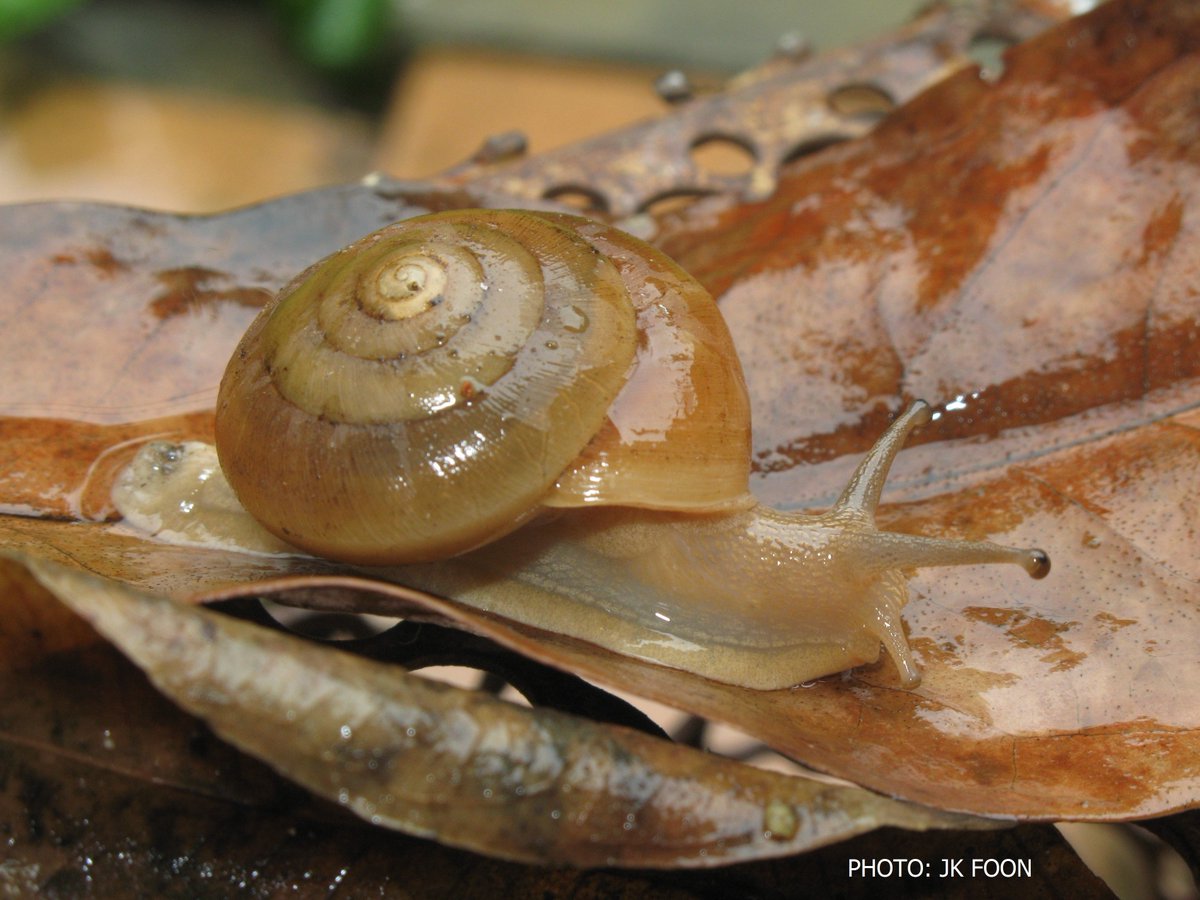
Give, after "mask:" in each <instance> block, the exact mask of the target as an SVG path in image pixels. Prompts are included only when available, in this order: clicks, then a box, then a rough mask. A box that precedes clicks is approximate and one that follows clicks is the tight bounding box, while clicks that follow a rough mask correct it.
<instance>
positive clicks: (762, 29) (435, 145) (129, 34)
mask: <svg viewBox="0 0 1200 900" xmlns="http://www.w3.org/2000/svg"><path fill="white" fill-rule="evenodd" d="M919 5H920V0H853V2H851V0H846V2H843V3H839V4H830V3H826V2H823V0H786V2H784V0H739V2H737V3H730V2H728V0H606V2H604V3H596V2H593V0H565V2H556V3H546V2H544V0H0V202H4V203H13V202H22V201H28V200H42V199H88V200H105V201H112V202H117V203H124V204H130V205H137V206H146V207H151V208H156V209H164V210H175V211H187V212H205V211H214V210H218V209H226V208H229V207H231V206H237V205H241V204H245V203H250V202H253V201H255V200H259V199H263V198H267V197H272V196H278V195H280V194H286V193H290V192H293V191H298V190H303V189H305V188H309V187H314V186H317V185H323V184H330V183H337V182H345V181H351V180H355V179H357V178H360V177H361V176H362V175H364V174H366V173H367V172H370V171H373V170H381V171H385V172H387V173H388V174H390V175H394V176H397V177H405V178H417V177H421V176H424V175H429V174H432V173H434V172H437V171H440V170H442V169H445V168H447V167H448V166H450V165H453V164H454V163H456V162H460V161H461V160H463V159H464V158H466V157H467V156H469V155H470V154H471V153H472V152H473V151H474V150H475V149H476V148H478V147H479V145H480V144H481V143H482V142H483V141H484V139H485V138H487V137H488V136H489V135H493V134H498V133H502V132H505V131H510V130H513V129H519V130H521V131H524V132H525V133H526V134H527V135H528V137H529V142H530V149H531V151H532V152H538V151H540V150H545V149H548V148H550V147H554V146H558V145H561V144H565V143H570V142H573V141H576V140H579V139H581V138H584V137H588V136H591V135H595V134H602V133H604V132H607V131H609V130H611V129H613V128H616V127H618V126H621V125H624V124H628V123H630V122H633V121H637V120H640V119H645V118H647V117H651V116H655V115H658V114H660V113H662V112H663V111H664V109H665V104H664V103H663V101H662V100H660V99H659V97H658V96H657V94H656V93H655V91H654V87H653V83H654V80H655V78H656V77H658V76H659V75H660V74H662V73H663V72H664V71H666V70H668V69H672V68H679V69H682V70H684V71H685V72H687V73H688V74H689V76H690V77H691V78H692V80H693V81H694V82H696V83H699V84H701V85H703V84H706V83H707V84H712V85H719V84H720V83H721V82H722V81H723V80H724V79H725V78H727V77H728V76H729V75H732V74H735V73H737V72H739V71H741V70H743V69H746V68H749V67H751V66H754V65H756V64H757V63H759V62H761V61H763V60H764V59H765V58H767V57H768V56H770V55H771V53H772V52H773V50H774V48H775V47H776V46H778V45H779V43H780V42H781V41H784V42H787V41H793V42H794V41H796V40H805V41H807V42H809V43H810V44H812V45H813V46H815V47H817V48H822V47H829V46H836V45H840V44H845V43H850V42H854V41H857V40H860V39H862V38H865V37H869V36H872V35H876V34H879V33H881V32H883V31H886V30H887V29H889V28H891V27H892V26H894V25H896V24H899V23H901V22H903V21H905V20H906V19H907V18H909V17H910V16H911V14H912V13H913V11H914V10H915V9H916V8H917V7H918V6H919Z"/></svg>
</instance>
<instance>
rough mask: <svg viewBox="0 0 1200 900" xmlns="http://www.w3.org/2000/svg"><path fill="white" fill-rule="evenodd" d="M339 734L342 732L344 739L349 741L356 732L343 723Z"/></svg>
mask: <svg viewBox="0 0 1200 900" xmlns="http://www.w3.org/2000/svg"><path fill="white" fill-rule="evenodd" d="M338 734H340V735H341V736H342V740H343V741H348V740H350V738H351V737H353V736H354V732H353V731H351V730H350V726H349V725H343V726H342V727H341V728H339V729H338Z"/></svg>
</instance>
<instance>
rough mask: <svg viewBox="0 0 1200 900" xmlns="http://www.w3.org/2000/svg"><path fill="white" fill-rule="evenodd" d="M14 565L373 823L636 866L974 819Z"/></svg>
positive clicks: (240, 738) (219, 721) (529, 852)
mask: <svg viewBox="0 0 1200 900" xmlns="http://www.w3.org/2000/svg"><path fill="white" fill-rule="evenodd" d="M21 562H23V564H24V565H25V566H26V567H27V568H28V569H29V571H30V572H31V573H32V574H33V575H34V577H35V578H36V579H37V580H38V581H39V582H40V583H41V584H42V585H44V586H45V587H47V588H48V589H50V590H51V591H53V592H54V594H55V595H56V596H57V597H58V598H59V599H60V600H61V601H62V602H63V603H64V604H66V605H67V606H68V607H69V608H71V609H72V610H74V611H75V612H76V613H78V614H79V615H80V616H82V617H83V618H84V619H86V620H87V621H88V622H89V623H91V624H92V625H93V626H94V627H95V628H96V629H97V630H98V631H99V632H100V633H101V634H103V635H104V636H105V637H107V638H108V639H109V640H110V641H111V642H112V643H113V644H115V645H116V646H117V647H118V648H119V649H120V650H122V652H124V653H125V654H126V655H127V656H129V657H130V659H132V660H133V661H134V662H135V663H137V664H138V665H139V666H140V667H142V668H143V669H144V670H145V672H146V673H147V675H149V677H150V679H151V681H153V682H154V684H155V685H156V686H157V687H158V688H159V689H160V690H161V691H162V692H163V693H164V694H166V695H167V696H168V697H170V698H171V699H173V700H174V701H175V702H177V703H178V704H179V705H180V706H182V707H183V708H184V709H186V710H188V711H189V712H192V713H193V714H195V715H197V716H199V717H200V718H201V719H203V720H204V721H205V722H207V723H208V724H209V726H211V727H212V728H213V730H214V731H216V732H217V734H219V735H220V736H222V737H223V738H225V739H226V740H227V741H229V742H230V743H232V744H234V745H235V746H238V747H240V748H241V749H243V750H246V751H248V752H249V753H251V754H253V755H255V756H257V757H259V758H260V759H262V760H264V761H266V762H268V763H269V764H270V765H271V766H273V767H274V768H276V769H277V770H279V771H280V772H282V773H283V774H285V775H287V776H288V777H289V778H291V779H293V780H294V781H297V782H299V783H300V784H302V785H304V786H305V787H307V788H309V789H310V790H312V791H313V792H314V793H315V794H317V795H319V796H323V797H326V798H328V799H331V800H334V801H336V802H338V803H340V804H341V805H343V806H345V807H347V808H348V809H350V810H352V811H353V812H355V813H356V814H358V815H359V816H361V817H362V818H364V819H367V820H368V821H370V822H371V823H373V824H377V825H385V826H388V827H391V828H395V829H398V830H401V831H405V832H408V833H410V834H415V835H419V836H424V837H436V838H437V839H438V840H440V841H443V842H445V843H449V844H454V845H458V846H463V847H467V848H471V849H476V850H482V851H486V852H487V853H489V854H492V855H496V856H501V857H504V858H507V859H514V860H521V861H526V862H540V863H570V864H573V865H577V866H614V865H620V866H640V867H677V866H706V865H718V864H723V863H729V862H735V861H741V860H747V859H755V858H762V857H768V856H780V855H787V854H790V853H795V852H797V851H800V850H805V849H809V848H812V847H816V846H821V845H822V844H827V843H831V842H833V841H837V840H840V839H843V838H845V837H848V836H850V835H853V834H857V833H860V832H862V831H866V830H870V829H872V828H876V827H879V826H880V825H899V826H902V827H905V828H909V829H925V828H936V827H949V828H964V827H989V826H988V823H986V822H982V821H980V820H973V819H971V818H970V817H965V816H955V815H951V814H945V813H939V812H937V811H935V810H930V809H923V808H921V807H916V806H910V805H908V804H904V803H898V802H896V801H893V800H888V799H886V798H883V797H880V796H878V795H875V794H872V793H869V792H867V791H863V790H860V789H858V788H852V787H841V786H832V785H828V784H823V783H821V782H816V781H810V780H808V779H802V778H795V777H791V776H785V775H779V774H776V773H773V772H766V771H762V770H759V769H754V768H751V767H749V766H745V765H743V764H740V763H735V762H733V761H730V760H725V759H722V758H720V757H717V756H712V755H709V754H705V753H702V752H700V751H697V750H692V749H690V748H687V747H681V746H677V745H675V744H672V743H670V742H667V741H663V740H661V739H658V738H654V737H651V736H648V735H645V734H642V733H640V732H635V731H631V730H628V729H621V728H615V727H612V726H604V725H598V724H596V723H594V722H590V721H588V720H585V719H580V718H576V717H574V716H568V715H564V714H562V713H558V712H555V711H554V710H545V709H526V708H521V707H517V706H514V705H511V704H509V703H506V702H504V701H501V700H498V699H496V698H495V697H492V696H490V695H488V694H486V693H481V692H476V691H465V690H461V689H458V688H452V687H449V686H447V685H442V684H439V683H435V682H430V681H427V680H424V679H421V678H418V677H416V676H413V675H409V674H406V673H404V672H403V671H400V670H398V669H397V668H396V667H395V666H392V665H385V664H381V663H376V662H373V661H370V660H366V659H362V658H359V657H357V656H354V655H352V654H349V653H342V652H337V651H334V650H330V649H328V648H325V647H321V646H318V645H315V644H311V643H308V642H305V641H303V640H301V639H299V638H296V637H292V636H290V635H286V634H282V633H279V632H276V631H271V630H268V629H264V628H261V627H258V626H256V625H251V624H248V623H245V622H241V621H239V620H237V619H233V618H231V617H228V616H223V615H220V614H218V613H214V612H210V611H208V610H205V609H203V608H199V607H196V606H192V605H189V604H185V603H179V602H173V601H170V600H167V599H165V598H162V597H157V596H154V595H151V594H145V593H141V592H137V591H134V590H132V589H130V588H128V587H126V586H124V585H121V584H120V583H118V582H114V581H109V580H107V579H100V578H97V577H95V576H92V575H88V574H85V573H82V572H79V571H78V570H76V569H69V568H65V567H62V566H58V565H56V564H53V563H47V562H44V561H40V560H28V559H26V560H21ZM24 593H25V594H26V596H27V595H28V592H24ZM226 787H227V788H228V787H229V786H228V785H227V786H226Z"/></svg>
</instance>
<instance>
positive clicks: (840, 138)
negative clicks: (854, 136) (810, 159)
mask: <svg viewBox="0 0 1200 900" xmlns="http://www.w3.org/2000/svg"><path fill="white" fill-rule="evenodd" d="M848 140H850V136H849V135H845V134H823V135H820V136H818V137H815V138H812V139H810V140H807V141H804V142H803V143H800V144H797V145H796V146H795V147H793V148H792V150H791V152H790V153H788V154H787V156H785V157H784V158H783V163H782V165H785V166H786V165H787V164H788V163H790V162H795V161H796V160H798V159H800V158H801V157H804V156H811V155H813V154H814V153H820V152H821V151H822V150H824V149H825V148H826V147H832V146H833V145H835V144H842V143H845V142H846V141H848Z"/></svg>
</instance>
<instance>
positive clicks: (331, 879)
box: [0, 560, 1103, 898]
mask: <svg viewBox="0 0 1200 900" xmlns="http://www.w3.org/2000/svg"><path fill="white" fill-rule="evenodd" d="M0 583H2V584H3V586H4V589H3V590H2V591H0V622H11V621H13V620H14V619H20V617H21V616H22V615H26V616H29V615H34V616H37V617H38V621H36V622H29V621H28V620H26V623H27V624H28V625H29V627H27V628H21V629H14V630H12V631H7V632H5V633H4V634H3V635H0V839H2V846H3V848H4V851H3V862H2V863H0V890H2V891H4V892H6V893H7V894H10V895H14V896H26V895H39V896H71V897H78V896H95V897H122V896H138V897H144V896H155V897H180V898H185V897H189V898H190V897H196V896H210V895H222V896H224V895H228V894H231V893H234V892H236V893H237V895H238V896H246V897H277V896H280V895H282V894H287V895H288V896H295V897H318V896H328V895H329V894H330V893H331V892H341V893H347V894H350V895H353V896H358V895H365V894H369V893H373V892H379V891H406V890H410V889H411V888H412V885H413V882H414V877H415V876H414V873H419V883H420V893H421V895H422V896H428V897H474V896H496V895H498V894H500V893H508V894H514V895H517V896H543V895H545V896H622V897H630V898H636V897H643V896H644V897H655V898H658V897H679V898H685V897H711V896H713V895H714V894H720V895H722V896H790V895H792V894H794V893H795V891H796V890H797V886H799V885H814V886H815V885H828V884H829V882H830V876H831V873H839V872H841V873H844V872H845V870H846V860H847V858H848V857H849V856H853V857H855V858H866V859H874V858H882V857H884V856H889V857H891V856H901V857H905V858H913V859H925V860H930V861H937V860H940V859H972V858H980V859H1023V860H1024V859H1027V860H1030V861H1031V864H1032V869H1033V875H1032V877H1031V878H1028V879H1022V880H1021V882H1020V883H1021V885H1022V892H1023V896H1027V897H1030V898H1038V897H1059V896H1062V894H1063V892H1064V891H1070V892H1071V893H1073V894H1074V895H1078V896H1098V895H1099V893H1100V892H1101V891H1102V890H1103V888H1102V887H1101V886H1100V885H1099V884H1098V882H1097V881H1096V879H1095V877H1094V876H1093V875H1092V874H1091V873H1090V872H1088V871H1087V869H1086V867H1084V866H1083V865H1082V863H1080V862H1079V860H1078V857H1076V856H1075V855H1074V854H1073V853H1072V851H1071V849H1070V847H1069V846H1068V845H1066V844H1064V843H1063V842H1062V840H1061V838H1059V836H1058V835H1057V833H1056V832H1055V831H1054V830H1053V829H1052V828H1049V827H1047V826H1025V827H1021V828H1015V829H1004V830H1000V831H985V832H979V831H966V832H924V833H908V832H896V831H892V830H885V831H882V832H874V833H872V834H870V835H864V836H862V837H860V838H856V839H853V840H852V841H851V842H849V844H839V845H837V846H835V847H831V848H825V849H822V850H818V851H815V852H812V853H809V854H806V855H803V856H799V857H792V858H790V859H783V860H770V861H765V862H762V863H757V864H753V865H745V864H743V865H739V866H733V867H730V868H728V869H723V870H716V871H714V870H708V871H705V872H703V873H690V872H687V871H683V872H671V873H666V872H614V871H611V870H610V871H597V872H583V871H578V870H572V869H565V868H558V869H534V868H530V867H525V866H520V865H517V864H513V863H505V862H500V861H494V860H488V859H483V858H481V857H478V856H473V855H472V854H469V853H466V852H463V851H457V850H454V849H452V848H449V847H441V846H438V845H434V844H430V843H428V842H426V841H422V840H419V839H416V838H406V837H405V836H402V835H398V834H396V833H394V832H389V831H387V830H384V829H379V828H374V827H372V826H370V825H369V824H367V823H365V822H362V823H360V822H358V820H356V819H354V818H353V817H351V816H349V815H348V814H346V813H345V811H344V810H342V809H341V808H340V807H337V806H335V805H333V804H324V803H322V802H319V801H316V802H314V801H312V800H310V799H309V797H308V795H307V794H306V793H304V792H302V791H300V790H298V789H296V788H294V787H292V786H291V785H290V783H289V782H286V781H285V780H283V779H282V778H280V777H279V776H276V775H275V774H274V773H273V772H272V771H271V770H270V769H269V768H267V767H266V766H264V765H261V764H259V763H257V762H256V761H254V760H252V759H249V758H248V757H245V756H242V755H241V754H239V753H238V752H237V751H235V750H233V749H232V748H231V747H229V745H227V744H225V743H224V742H222V741H219V740H216V739H215V738H214V736H213V734H212V733H211V731H209V730H208V729H207V728H206V727H205V726H204V725H203V724H202V723H201V722H199V721H198V720H197V719H194V718H193V717H191V716H189V715H187V714H185V713H183V712H182V711H181V710H179V709H178V708H177V707H175V706H174V705H173V704H172V703H171V702H170V701H168V700H167V699H166V698H165V697H163V696H162V695H160V694H159V693H158V692H157V691H156V690H154V689H153V688H152V687H151V686H150V684H149V683H148V682H147V680H146V678H145V677H144V676H143V675H142V674H141V673H140V672H139V671H138V670H137V669H136V668H135V667H133V666H132V664H130V663H128V661H126V660H125V659H124V657H122V656H121V655H120V654H119V653H117V652H116V651H115V650H113V648H112V647H111V646H110V645H108V644H107V643H106V642H104V641H103V640H102V639H101V638H100V637H99V636H98V635H96V634H95V633H94V632H93V631H92V630H91V629H90V627H89V626H87V625H86V624H85V623H83V621H82V620H80V619H78V618H77V617H75V615H74V614H73V613H71V612H69V611H68V610H67V608H66V607H65V606H63V605H61V604H60V603H58V602H57V601H55V600H54V599H53V597H52V596H50V595H49V594H48V593H47V592H46V591H45V589H44V588H42V587H41V585H40V584H39V583H37V582H36V581H35V580H34V579H33V578H32V577H31V576H30V575H29V574H28V573H27V571H26V570H25V569H24V568H23V567H21V566H19V565H16V564H15V563H12V562H10V561H8V560H5V561H3V562H2V563H0ZM52 635H59V637H52ZM47 638H51V640H49V641H47V640H46V639H47ZM933 874H934V876H936V875H937V874H938V873H936V872H935V873H933ZM996 883H997V884H1004V883H1006V882H1003V881H1001V882H996ZM926 884H927V885H929V886H931V887H936V889H937V890H938V892H939V895H940V896H947V897H955V896H962V897H966V896H979V894H978V891H979V889H980V886H981V882H980V880H979V879H973V878H972V879H967V878H958V879H953V878H951V879H940V878H937V877H931V878H929V879H926ZM982 884H983V885H986V884H988V882H986V881H985V882H983V883H982ZM876 891H877V887H876V882H874V881H873V880H871V879H862V878H859V879H849V878H846V879H845V880H844V882H843V890H842V892H841V893H842V895H843V896H846V897H864V898H865V897H869V896H874V893H875V892H876Z"/></svg>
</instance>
